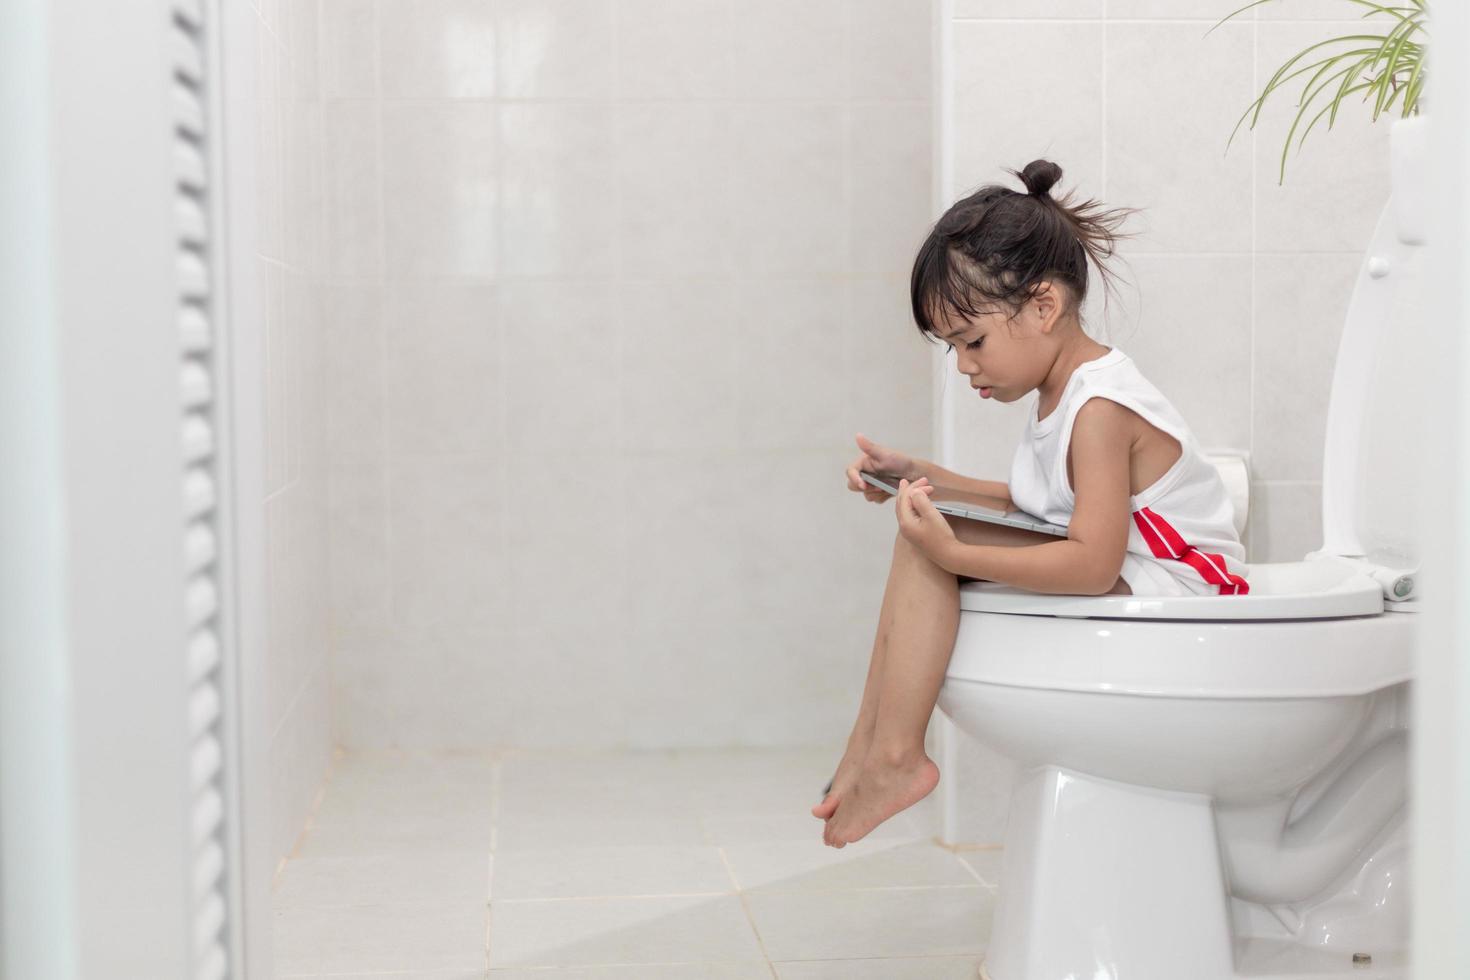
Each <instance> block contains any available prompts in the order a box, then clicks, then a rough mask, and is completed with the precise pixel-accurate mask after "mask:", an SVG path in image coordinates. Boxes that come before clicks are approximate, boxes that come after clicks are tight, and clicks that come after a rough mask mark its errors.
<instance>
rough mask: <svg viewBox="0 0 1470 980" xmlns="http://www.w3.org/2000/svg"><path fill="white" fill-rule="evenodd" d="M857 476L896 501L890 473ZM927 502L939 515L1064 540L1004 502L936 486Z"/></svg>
mask: <svg viewBox="0 0 1470 980" xmlns="http://www.w3.org/2000/svg"><path fill="white" fill-rule="evenodd" d="M858 475H860V476H861V477H862V478H863V482H864V483H867V484H868V485H869V486H874V487H877V488H878V489H880V490H886V491H888V492H889V493H891V494H893V495H894V496H895V497H896V496H898V481H899V479H900V477H897V476H893V475H892V474H889V473H869V472H868V471H867V470H859V471H858ZM929 500H930V501H931V502H932V503H933V504H934V509H935V510H937V511H939V512H940V513H941V514H951V515H953V516H955V517H968V518H969V519H970V520H972V521H989V522H990V523H991V524H1004V525H1006V526H1008V527H1020V528H1025V529H1026V530H1028V531H1039V532H1041V533H1042V534H1052V535H1055V536H1057V537H1059V538H1065V537H1066V536H1067V529H1066V528H1065V527H1062V526H1061V525H1060V524H1049V523H1047V522H1046V521H1043V520H1042V519H1041V518H1039V517H1037V516H1035V515H1034V514H1028V513H1026V512H1025V511H1024V510H1014V509H1013V510H1006V509H1005V507H1004V506H1003V505H1004V504H1005V501H1004V500H1001V499H1000V498H999V497H984V496H981V495H980V494H978V493H969V492H968V491H965V490H956V489H954V488H953V487H941V486H935V487H934V492H933V493H931V494H930V495H929Z"/></svg>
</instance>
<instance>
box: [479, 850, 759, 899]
mask: <svg viewBox="0 0 1470 980" xmlns="http://www.w3.org/2000/svg"><path fill="white" fill-rule="evenodd" d="M734 890H735V885H734V883H732V882H731V880H730V872H729V871H728V870H726V868H725V862H724V861H723V860H722V859H721V857H720V851H719V848H716V847H710V846H708V845H706V844H694V845H688V844H624V845H613V846H607V847H559V848H533V849H526V850H502V851H500V852H499V854H498V855H497V859H496V864H495V891H494V894H493V896H492V897H494V898H501V899H513V898H590V897H594V896H628V895H676V894H689V893H699V894H708V893H710V892H733V891H734Z"/></svg>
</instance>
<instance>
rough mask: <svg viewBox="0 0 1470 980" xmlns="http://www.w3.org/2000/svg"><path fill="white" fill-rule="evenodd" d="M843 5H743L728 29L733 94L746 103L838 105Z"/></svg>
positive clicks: (835, 0)
mask: <svg viewBox="0 0 1470 980" xmlns="http://www.w3.org/2000/svg"><path fill="white" fill-rule="evenodd" d="M845 6H846V5H845V3H844V2H843V0H805V2H803V3H785V2H782V0H743V2H741V3H740V4H739V5H738V6H737V7H736V10H735V17H734V21H733V23H732V24H731V38H732V39H733V42H734V57H735V92H736V94H737V95H738V96H739V97H740V98H747V99H839V98H841V97H842V96H843V94H844V89H845V88H846V82H847V77H846V73H845V71H844V66H845V59H846V54H845V52H846V48H847V34H848V32H849V31H850V30H851V27H850V24H849V20H848V17H847V16H845V14H846V10H845V9H844V8H845Z"/></svg>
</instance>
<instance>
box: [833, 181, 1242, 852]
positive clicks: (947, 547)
mask: <svg viewBox="0 0 1470 980" xmlns="http://www.w3.org/2000/svg"><path fill="white" fill-rule="evenodd" d="M1007 172H1008V173H1011V174H1014V175H1016V176H1017V177H1019V178H1020V179H1021V180H1022V182H1024V183H1025V185H1026V191H1027V192H1026V193H1024V194H1022V193H1020V192H1018V191H1014V190H1010V189H1009V188H1006V187H1001V186H998V185H987V186H985V187H982V188H980V189H979V190H978V191H976V192H975V193H973V194H971V195H970V196H969V197H966V198H964V199H963V200H961V201H959V202H958V203H956V204H955V205H954V206H953V207H951V208H950V209H949V210H948V211H946V212H945V213H944V215H943V216H942V217H941V218H940V219H939V221H938V222H937V223H936V224H935V226H934V229H933V230H932V231H931V232H930V233H929V237H928V238H927V239H926V240H925V241H924V244H923V245H922V246H921V247H920V249H919V255H918V258H917V259H916V260H915V261H914V270H913V276H912V279H911V289H910V291H911V294H912V300H913V311H914V319H915V321H916V322H917V324H918V327H919V332H920V333H922V334H923V335H924V336H925V338H926V339H929V338H938V339H939V340H941V341H944V342H945V343H946V344H947V345H948V346H949V348H950V349H952V350H956V351H957V354H956V359H957V360H956V366H957V367H958V368H959V371H960V373H961V374H963V375H964V376H965V377H966V378H967V379H968V380H969V382H970V386H971V387H972V388H975V389H977V391H978V393H979V397H981V398H996V399H998V400H1000V401H1004V402H1013V401H1016V400H1018V399H1020V398H1023V397H1025V396H1026V395H1028V394H1030V393H1031V392H1033V391H1035V392H1037V400H1036V410H1035V411H1034V412H1033V413H1031V415H1030V420H1029V424H1028V425H1027V427H1026V431H1025V433H1024V434H1023V436H1022V438H1021V444H1020V445H1019V446H1018V447H1017V449H1016V454H1015V457H1014V459H1013V460H1012V463H1011V471H1010V482H1009V484H1005V483H999V482H994V481H989V480H975V479H970V478H968V477H964V476H960V475H958V474H956V473H951V472H950V471H948V470H945V469H942V468H940V467H939V466H937V465H935V464H934V463H931V462H927V461H925V460H919V459H911V458H910V457H908V456H905V455H904V454H902V453H900V452H897V451H895V450H892V449H888V448H885V447H883V446H880V445H878V444H876V443H874V442H872V441H871V440H869V439H867V438H865V437H864V436H863V435H861V434H859V435H858V437H857V443H858V447H859V448H860V449H861V450H862V455H860V456H859V457H858V458H857V460H856V461H855V462H854V463H853V464H852V465H851V466H849V467H848V469H847V484H848V487H849V488H850V489H852V490H855V491H859V492H861V493H863V495H864V496H865V497H866V498H867V499H869V500H872V501H873V502H875V503H881V502H882V501H883V500H885V499H886V498H887V497H888V494H886V493H884V492H883V491H880V490H876V489H874V488H872V487H870V486H868V485H867V484H865V483H864V482H863V481H862V480H861V478H860V477H859V476H858V470H860V469H866V470H870V471H884V472H889V473H895V474H898V475H900V476H902V477H903V479H902V481H901V482H900V484H899V495H898V499H897V502H896V506H895V510H896V512H897V517H898V530H899V534H898V537H897V539H896V540H895V542H894V550H893V565H892V568H891V570H890V572H889V575H888V586H887V590H886V591H885V592H884V594H883V608H882V611H881V612H880V614H879V617H878V632H877V638H876V640H875V641H874V644H873V655H872V662H871V664H870V665H869V667H868V680H867V687H866V688H865V689H864V691H863V700H862V705H861V706H860V707H859V709H858V717H857V722H856V724H855V725H854V726H853V730H852V735H851V736H850V737H849V739H848V743H847V751H846V753H845V754H844V755H843V758H842V761H841V762H840V763H839V764H838V766H837V773H836V775H835V776H834V777H833V779H832V785H831V789H830V791H829V792H828V793H827V796H826V798H825V799H823V800H822V802H821V803H819V804H817V805H816V806H815V807H813V808H812V813H813V814H814V815H815V816H817V817H820V818H821V819H823V820H825V821H826V829H825V830H824V832H823V834H822V837H823V840H824V841H825V842H826V843H827V844H830V845H832V846H833V847H844V846H846V845H847V844H850V843H852V842H853V841H856V840H861V839H862V838H863V837H864V836H866V835H867V834H868V832H869V831H871V830H872V829H873V828H874V827H876V826H878V825H879V824H880V823H882V822H883V821H885V820H887V819H888V818H889V817H891V816H893V815H894V814H895V813H898V812H899V811H900V810H904V809H907V808H908V807H910V806H912V805H913V804H915V803H917V802H918V801H919V800H921V799H923V798H924V797H925V796H927V795H928V794H929V792H930V791H931V790H933V789H934V786H935V785H936V784H937V783H938V782H939V769H938V767H937V766H935V765H934V762H933V760H931V759H930V758H929V757H928V756H927V755H926V754H925V752H924V731H925V729H926V728H927V727H928V724H929V717H930V715H931V713H932V712H933V710H934V702H935V700H936V699H937V698H938V696H939V688H940V686H941V685H942V684H943V682H944V675H945V669H946V668H947V667H948V665H949V658H950V655H951V653H953V650H954V639H955V631H956V630H957V628H958V626H959V586H960V583H961V582H966V581H974V580H988V581H992V582H1000V583H1004V584H1006V585H1011V586H1015V587H1018V588H1023V589H1030V590H1032V591H1035V592H1048V593H1060V594H1070V595H1103V594H1109V593H1118V594H1123V595H1129V594H1132V595H1222V596H1223V595H1243V594H1245V593H1247V592H1249V591H1250V589H1249V586H1248V584H1247V582H1246V572H1247V567H1246V565H1245V564H1244V561H1245V549H1244V548H1243V547H1242V546H1241V543H1240V539H1239V537H1238V536H1237V535H1236V533H1235V525H1234V509H1233V506H1232V504H1231V502H1230V498H1229V497H1228V496H1227V494H1226V490H1225V485H1224V483H1223V481H1222V480H1221V479H1220V476H1219V472H1218V471H1217V470H1216V469H1215V467H1214V466H1213V465H1212V464H1211V463H1209V462H1208V461H1207V460H1206V459H1204V458H1203V456H1202V455H1201V452H1200V448H1199V445H1198V443H1197V442H1196V441H1195V438H1194V435H1193V433H1192V432H1191V431H1190V429H1189V427H1188V425H1186V424H1185V422H1184V419H1183V418H1182V417H1181V416H1180V415H1179V413H1178V412H1177V411H1176V410H1175V409H1174V407H1173V406H1172V405H1171V404H1169V401H1168V399H1166V398H1165V397H1164V396H1163V395H1162V394H1160V393H1159V390H1158V389H1157V388H1155V387H1154V386H1153V385H1151V384H1150V383H1149V382H1148V381H1147V380H1145V378H1144V377H1143V375H1142V374H1140V373H1139V371H1138V368H1137V366H1135V365H1134V363H1133V361H1132V360H1131V359H1130V358H1129V357H1128V355H1127V354H1124V353H1123V352H1122V351H1121V350H1119V349H1118V348H1116V347H1105V346H1103V345H1102V344H1099V343H1098V342H1096V341H1095V340H1093V339H1092V338H1090V337H1088V336H1087V334H1086V333H1084V332H1083V330H1082V324H1081V320H1080V316H1079V311H1080V310H1081V307H1082V301H1083V299H1084V298H1085V297H1086V295H1087V260H1088V257H1089V256H1091V258H1092V259H1093V261H1094V263H1095V264H1096V265H1097V267H1098V269H1099V271H1100V272H1102V274H1103V275H1104V277H1107V275H1108V273H1107V271H1106V269H1104V267H1103V264H1102V260H1103V259H1104V258H1106V257H1108V256H1111V255H1112V254H1113V250H1114V245H1115V241H1116V239H1117V238H1120V237H1129V236H1126V235H1119V234H1116V233H1115V231H1114V226H1115V225H1116V224H1118V223H1120V222H1121V220H1122V219H1123V218H1124V217H1126V215H1127V213H1128V212H1129V211H1130V210H1132V209H1115V210H1112V211H1106V212H1098V211H1097V210H1096V202H1094V201H1088V202H1087V203H1086V204H1083V205H1081V206H1077V207H1074V206H1072V204H1071V199H1070V195H1069V196H1068V198H1067V199H1064V200H1062V201H1057V200H1053V199H1052V198H1051V197H1050V196H1049V194H1048V191H1049V190H1050V189H1051V187H1052V185H1053V184H1055V183H1056V181H1057V179H1058V178H1060V177H1061V175H1062V171H1061V168H1060V167H1058V166H1057V165H1056V164H1054V163H1051V162H1049V161H1046V160H1034V161H1032V162H1031V163H1029V164H1027V166H1026V168H1025V169H1024V170H1023V171H1021V172H1020V173H1017V172H1016V171H1014V170H1009V171H1007ZM933 483H938V484H941V485H944V486H949V487H956V488H960V489H966V490H970V491H972V492H975V493H981V494H986V495H988V496H994V497H998V498H1001V499H1002V500H1005V501H1008V502H1010V504H1011V505H1012V506H1014V507H1019V508H1020V509H1021V510H1024V511H1028V512H1030V513H1032V514H1035V515H1036V516H1038V517H1040V518H1042V519H1044V520H1046V521H1049V522H1051V523H1053V524H1063V525H1066V526H1067V537H1066V539H1059V538H1055V537H1050V536H1047V535H1043V534H1039V533H1037V532H1034V531H1026V530H1022V529H1019V528H1010V527H1005V526H1002V525H996V524H988V523H984V522H981V521H971V520H965V519H962V518H954V517H949V516H948V515H945V514H941V513H939V511H937V510H936V509H935V508H934V505H933V504H932V503H931V502H930V500H929V493H931V492H932V491H933V486H932V484H933Z"/></svg>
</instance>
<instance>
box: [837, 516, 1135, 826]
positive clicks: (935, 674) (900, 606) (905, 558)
mask: <svg viewBox="0 0 1470 980" xmlns="http://www.w3.org/2000/svg"><path fill="white" fill-rule="evenodd" d="M948 520H949V522H950V525H951V526H952V527H953V528H954V529H955V534H956V536H957V537H959V538H960V540H961V541H964V542H965V543H966V544H990V545H1003V546H1010V547H1019V546H1025V545H1033V544H1041V543H1044V542H1046V541H1049V540H1054V539H1052V538H1050V537H1049V536H1047V535H1042V534H1037V533H1036V532H1032V531H1024V530H1021V529H1019V528H1007V527H1003V526H1000V525H995V524H986V523H983V522H978V521H967V520H964V519H962V518H948ZM896 537H897V540H896V541H895V544H894V557H893V567H892V570H891V571H890V573H889V579H888V589H887V591H886V592H885V594H884V606H885V612H886V614H887V615H888V617H889V620H888V623H887V627H886V628H884V627H882V626H881V625H880V629H879V642H878V643H877V644H875V646H874V659H873V664H872V665H870V667H869V671H868V685H869V689H868V690H867V691H865V692H864V697H863V710H867V709H868V708H869V706H870V695H871V694H872V693H874V692H873V688H874V686H875V685H876V687H877V692H876V693H877V698H876V700H877V705H876V712H875V713H874V714H873V716H872V723H873V729H872V733H871V734H869V735H867V736H865V741H866V743H867V746H868V748H867V754H866V756H865V757H864V760H863V764H862V767H861V769H860V771H859V777H858V779H857V780H855V781H853V782H852V784H851V788H850V789H849V790H848V791H847V792H845V793H843V794H839V793H838V792H837V790H838V786H837V784H836V783H834V785H833V793H832V794H831V796H829V798H828V800H824V801H823V803H822V804H819V808H821V809H823V810H825V809H827V808H828V807H829V805H835V811H836V812H834V813H832V816H831V817H830V818H829V819H828V822H827V827H826V830H825V832H824V835H823V836H824V839H825V840H826V841H827V843H829V844H833V845H835V846H837V847H842V846H844V845H845V844H846V843H848V842H851V841H854V840H859V839H861V838H862V837H863V836H865V835H866V834H867V833H868V832H869V831H870V830H872V829H873V827H876V826H877V825H878V824H880V823H882V822H883V821H884V820H887V819H888V818H889V817H891V816H892V815H893V814H895V813H897V812H899V811H900V810H903V809H906V808H907V807H910V806H912V805H913V804H914V803H916V802H918V801H919V800H921V799H923V798H924V797H925V796H926V795H928V794H929V792H930V791H931V790H933V788H934V786H935V784H936V783H937V782H938V781H939V769H938V767H937V766H935V765H934V762H933V760H931V759H930V758H929V757H928V755H927V754H926V753H925V752H924V732H925V731H926V729H927V728H928V726H929V719H930V717H931V715H932V714H933V712H934V703H935V701H937V700H938V698H939V689H940V688H941V687H942V686H943V684H944V676H945V671H946V669H947V668H948V666H949V659H950V657H951V655H952V654H953V653H954V639H955V633H956V631H957V630H958V628H959V580H958V578H957V577H956V576H955V575H954V574H953V573H951V572H947V571H945V570H944V569H942V568H940V567H939V566H938V565H935V564H934V563H933V562H932V561H930V560H929V558H928V556H927V555H925V554H924V553H923V552H922V551H920V550H919V549H918V548H915V547H914V546H913V545H911V544H909V542H908V540H907V539H906V538H904V537H903V536H902V535H901V534H900V535H897V536H896ZM1110 591H1111V592H1115V593H1119V592H1120V593H1124V594H1126V593H1127V592H1128V587H1127V585H1126V584H1125V583H1124V582H1123V580H1122V579H1119V580H1118V582H1117V584H1115V585H1114V587H1113V589H1111V590H1110ZM880 623H881V617H880ZM859 721H860V722H861V721H862V713H861V711H860V713H859ZM844 759H846V757H844ZM860 797H861V799H860ZM844 798H846V799H847V800H848V802H847V803H845V804H844ZM813 812H814V813H818V810H817V809H814V810H813ZM818 815H821V813H818Z"/></svg>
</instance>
